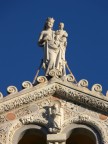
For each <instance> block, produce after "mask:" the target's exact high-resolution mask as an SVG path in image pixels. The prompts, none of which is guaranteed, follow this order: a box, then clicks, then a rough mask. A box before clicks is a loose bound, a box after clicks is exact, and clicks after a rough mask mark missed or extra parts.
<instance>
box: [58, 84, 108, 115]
mask: <svg viewBox="0 0 108 144" xmlns="http://www.w3.org/2000/svg"><path fill="white" fill-rule="evenodd" d="M56 93H57V94H58V95H59V96H60V95H61V96H62V97H64V98H66V99H69V100H72V101H74V102H79V103H82V104H85V105H87V106H90V107H93V108H96V109H98V110H102V111H104V112H107V111H108V102H107V101H104V100H101V99H98V98H96V97H92V96H90V95H87V94H84V93H81V92H78V91H75V90H72V89H69V88H67V87H64V86H61V85H57V90H56Z"/></svg>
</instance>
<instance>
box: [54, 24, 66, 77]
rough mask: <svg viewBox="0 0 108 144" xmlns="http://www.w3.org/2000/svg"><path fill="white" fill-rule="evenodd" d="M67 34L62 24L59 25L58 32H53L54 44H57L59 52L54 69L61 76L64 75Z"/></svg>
mask: <svg viewBox="0 0 108 144" xmlns="http://www.w3.org/2000/svg"><path fill="white" fill-rule="evenodd" d="M67 37H68V33H67V32H66V31H65V30H64V23H60V24H59V30H57V31H56V32H55V43H57V44H58V48H59V52H58V55H57V59H56V68H57V69H59V70H60V71H61V73H62V75H63V76H65V75H66V68H65V64H66V61H65V53H66V46H67Z"/></svg>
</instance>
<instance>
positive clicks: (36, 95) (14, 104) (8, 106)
mask: <svg viewBox="0 0 108 144" xmlns="http://www.w3.org/2000/svg"><path fill="white" fill-rule="evenodd" d="M55 90H56V88H55V84H51V85H49V86H47V87H45V88H43V89H39V90H37V91H36V92H32V94H31V93H30V94H26V95H24V96H23V95H22V97H17V98H14V99H12V100H9V101H7V102H4V103H1V105H0V113H3V112H5V111H9V110H12V109H14V108H18V107H20V106H22V105H24V104H28V103H31V102H33V101H37V100H39V99H41V98H43V97H47V96H49V95H53V94H54V93H55Z"/></svg>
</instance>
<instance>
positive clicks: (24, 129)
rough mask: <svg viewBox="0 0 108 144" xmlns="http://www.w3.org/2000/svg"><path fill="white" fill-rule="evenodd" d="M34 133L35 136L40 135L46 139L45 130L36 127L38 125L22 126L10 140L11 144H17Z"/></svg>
mask: <svg viewBox="0 0 108 144" xmlns="http://www.w3.org/2000/svg"><path fill="white" fill-rule="evenodd" d="M34 133H35V134H36V133H37V134H40V135H41V136H43V137H44V139H45V137H46V133H47V130H46V129H45V128H44V127H42V126H38V125H32V124H30V125H23V126H22V127H21V128H19V129H18V130H17V131H16V132H15V134H14V135H13V139H12V144H18V143H19V141H20V140H21V139H22V138H23V136H25V135H26V134H27V135H29V134H30V135H31V134H33V135H34Z"/></svg>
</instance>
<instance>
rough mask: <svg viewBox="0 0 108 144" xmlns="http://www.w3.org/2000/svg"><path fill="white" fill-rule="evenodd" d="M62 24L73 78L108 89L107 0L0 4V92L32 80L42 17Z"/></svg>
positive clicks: (15, 0) (8, 0)
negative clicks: (65, 34) (51, 18)
mask: <svg viewBox="0 0 108 144" xmlns="http://www.w3.org/2000/svg"><path fill="white" fill-rule="evenodd" d="M47 17H53V18H54V19H55V24H54V30H57V29H58V24H59V22H64V23H65V30H66V31H67V32H68V34H69V37H68V46H67V51H66V59H67V61H68V65H69V67H70V69H71V70H72V72H73V74H74V76H75V77H76V80H77V81H79V80H81V79H87V80H88V82H89V88H90V89H91V87H92V85H93V84H95V83H99V84H101V85H102V87H103V93H104V94H105V93H106V91H107V89H108V68H107V65H108V64H107V63H108V1H107V0H52V1H50V0H0V91H1V92H2V93H3V95H6V89H7V87H8V86H10V85H14V86H16V87H17V88H18V90H21V84H22V82H23V81H26V80H28V81H31V82H32V81H33V78H34V76H35V73H36V70H37V68H38V66H39V64H40V60H41V58H42V56H43V51H42V48H40V47H38V45H37V41H38V37H39V34H40V32H41V31H42V29H43V25H44V22H45V19H46V18H47Z"/></svg>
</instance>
